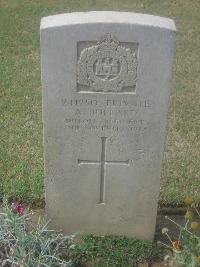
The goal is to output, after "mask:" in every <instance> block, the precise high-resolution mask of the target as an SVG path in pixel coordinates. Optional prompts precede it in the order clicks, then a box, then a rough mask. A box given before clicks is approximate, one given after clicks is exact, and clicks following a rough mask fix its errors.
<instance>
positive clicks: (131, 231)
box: [41, 12, 175, 240]
mask: <svg viewBox="0 0 200 267" xmlns="http://www.w3.org/2000/svg"><path fill="white" fill-rule="evenodd" d="M174 43H175V25H174V22H173V21H172V20H171V19H168V18H161V17H156V16H151V15H144V14H135V13H125V12H86V13H71V14H63V15H56V16H50V17H45V18H43V19H42V22H41V65H42V87H43V123H44V160H45V192H46V213H47V218H48V219H50V220H51V226H52V227H53V228H56V229H62V230H63V232H64V233H68V234H70V233H71V234H72V233H75V232H78V231H79V232H83V233H84V234H88V233H93V234H98V235H104V234H117V235H126V236H137V237H139V238H143V239H150V240H152V238H153V236H154V229H155V220H156V212H157V200H158V196H159V187H160V175H161V165H162V158H163V150H164V141H165V132H166V119H167V109H168V100H169V94H170V91H169V87H170V81H171V75H172V64H173V57H174V55H173V54H174Z"/></svg>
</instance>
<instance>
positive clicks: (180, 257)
mask: <svg viewBox="0 0 200 267" xmlns="http://www.w3.org/2000/svg"><path fill="white" fill-rule="evenodd" d="M185 203H186V205H187V211H186V213H185V224H184V226H181V225H180V224H178V223H176V222H175V221H173V220H172V219H171V218H169V217H168V216H165V219H166V220H170V221H171V222H172V223H173V224H175V225H176V226H178V227H179V229H180V234H179V237H178V240H173V239H172V238H171V237H170V235H169V230H168V229H167V228H163V229H162V233H163V234H164V235H166V236H167V238H168V239H169V241H170V243H171V246H168V245H166V244H163V245H164V246H166V247H168V248H170V249H172V251H173V256H172V259H171V266H174V267H200V236H199V235H198V234H197V229H198V227H199V223H198V222H196V221H195V220H194V212H193V210H195V211H196V213H197V215H198V216H199V217H200V213H199V211H198V209H197V205H196V204H195V203H194V201H193V199H192V198H191V197H187V198H186V199H185ZM159 243H161V242H159Z"/></svg>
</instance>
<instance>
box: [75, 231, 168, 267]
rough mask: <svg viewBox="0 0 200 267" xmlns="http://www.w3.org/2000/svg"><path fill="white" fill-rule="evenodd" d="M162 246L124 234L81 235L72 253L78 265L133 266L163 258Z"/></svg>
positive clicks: (92, 266)
mask: <svg viewBox="0 0 200 267" xmlns="http://www.w3.org/2000/svg"><path fill="white" fill-rule="evenodd" d="M163 252H164V251H163V248H162V247H160V246H159V247H158V246H157V245H156V244H155V243H154V244H152V242H150V241H145V240H140V239H138V238H128V237H125V236H112V235H107V236H95V235H87V236H85V237H83V242H81V243H79V244H77V245H76V252H75V254H74V258H75V261H76V263H77V265H76V266H78V267H80V266H81V267H84V266H87V267H122V266H123V267H134V266H137V265H138V263H139V262H149V263H151V262H152V261H153V260H155V259H156V260H160V259H161V258H163Z"/></svg>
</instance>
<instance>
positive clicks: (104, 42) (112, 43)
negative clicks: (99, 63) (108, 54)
mask: <svg viewBox="0 0 200 267" xmlns="http://www.w3.org/2000/svg"><path fill="white" fill-rule="evenodd" d="M97 44H98V45H99V49H100V50H116V49H117V47H118V45H119V41H118V40H117V38H116V37H114V36H112V35H111V34H110V33H107V34H106V35H104V36H102V37H101V38H100V39H99V41H98V42H97Z"/></svg>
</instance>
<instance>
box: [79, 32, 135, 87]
mask: <svg viewBox="0 0 200 267" xmlns="http://www.w3.org/2000/svg"><path fill="white" fill-rule="evenodd" d="M122 45H123V46H122ZM122 45H120V43H119V41H118V40H117V38H116V37H114V36H113V35H111V34H110V33H107V34H106V35H104V36H102V37H101V38H100V39H99V41H98V42H97V44H96V45H92V46H90V47H87V48H84V49H83V50H82V51H81V52H80V56H79V59H78V63H77V83H78V91H79V92H81V91H82V92H84V91H91V92H92V91H94V92H135V87H136V81H137V49H135V50H136V51H132V50H131V44H130V43H122Z"/></svg>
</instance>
